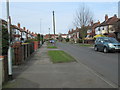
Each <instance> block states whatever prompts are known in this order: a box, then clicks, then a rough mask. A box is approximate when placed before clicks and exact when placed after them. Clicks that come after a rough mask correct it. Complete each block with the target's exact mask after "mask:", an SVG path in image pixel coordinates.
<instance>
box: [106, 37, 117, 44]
mask: <svg viewBox="0 0 120 90" xmlns="http://www.w3.org/2000/svg"><path fill="white" fill-rule="evenodd" d="M104 41H105V42H109V43H118V41H117V40H116V39H115V38H107V39H104Z"/></svg>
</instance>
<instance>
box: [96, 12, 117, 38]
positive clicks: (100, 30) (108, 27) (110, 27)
mask: <svg viewBox="0 0 120 90" xmlns="http://www.w3.org/2000/svg"><path fill="white" fill-rule="evenodd" d="M117 21H118V18H117V16H116V14H115V15H114V16H113V17H110V18H108V15H105V21H103V22H102V23H101V24H100V25H98V26H97V27H96V28H95V34H102V35H107V36H109V37H115V33H114V32H115V28H114V23H115V22H117Z"/></svg>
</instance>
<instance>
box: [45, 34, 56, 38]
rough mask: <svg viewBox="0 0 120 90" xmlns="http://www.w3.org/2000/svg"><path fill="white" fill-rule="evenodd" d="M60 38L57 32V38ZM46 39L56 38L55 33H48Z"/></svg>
mask: <svg viewBox="0 0 120 90" xmlns="http://www.w3.org/2000/svg"><path fill="white" fill-rule="evenodd" d="M57 38H58V34H55V39H57ZM44 39H54V34H46V35H45V36H44Z"/></svg>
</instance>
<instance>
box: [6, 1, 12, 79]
mask: <svg viewBox="0 0 120 90" xmlns="http://www.w3.org/2000/svg"><path fill="white" fill-rule="evenodd" d="M6 7H7V28H8V33H9V48H8V76H9V79H12V55H11V35H10V34H11V30H10V16H9V0H7V1H6Z"/></svg>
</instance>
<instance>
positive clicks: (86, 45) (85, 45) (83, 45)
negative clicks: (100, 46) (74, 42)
mask: <svg viewBox="0 0 120 90" xmlns="http://www.w3.org/2000/svg"><path fill="white" fill-rule="evenodd" d="M80 46H81V47H93V45H92V44H80Z"/></svg>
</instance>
